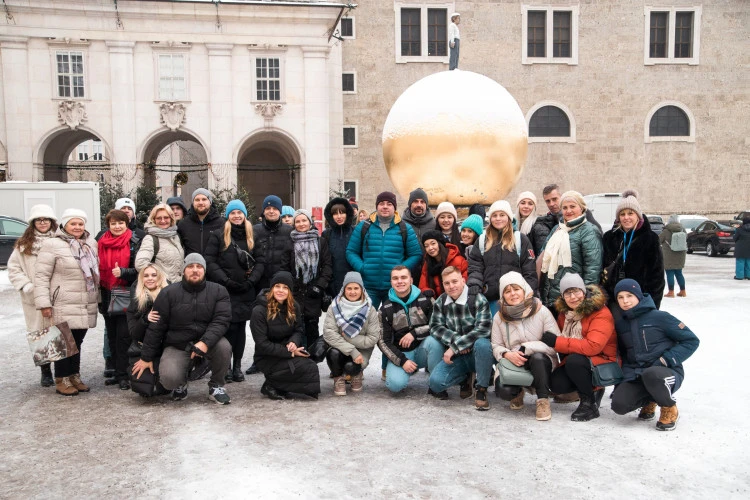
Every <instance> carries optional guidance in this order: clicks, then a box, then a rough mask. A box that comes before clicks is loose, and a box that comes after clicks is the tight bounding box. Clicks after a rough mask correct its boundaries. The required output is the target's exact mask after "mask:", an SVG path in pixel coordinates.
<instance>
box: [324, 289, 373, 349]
mask: <svg viewBox="0 0 750 500" xmlns="http://www.w3.org/2000/svg"><path fill="white" fill-rule="evenodd" d="M362 302H364V304H359V303H357V302H351V301H349V300H347V299H346V298H345V297H344V296H343V294H342V295H339V296H338V297H336V299H335V300H334V301H333V317H334V318H335V319H336V324H337V325H338V327H339V328H340V329H341V332H342V333H343V334H344V335H346V336H347V337H349V338H350V339H353V338H354V337H356V336H357V335H359V333H360V332H361V331H362V327H363V326H365V322H366V321H367V313H369V312H370V306H371V305H372V303H371V302H370V298H369V297H367V295H364V300H363V301H362Z"/></svg>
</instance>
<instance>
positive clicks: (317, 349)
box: [307, 335, 331, 363]
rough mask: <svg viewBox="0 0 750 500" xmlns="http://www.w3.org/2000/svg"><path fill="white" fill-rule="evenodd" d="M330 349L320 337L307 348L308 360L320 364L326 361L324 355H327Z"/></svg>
mask: <svg viewBox="0 0 750 500" xmlns="http://www.w3.org/2000/svg"><path fill="white" fill-rule="evenodd" d="M330 349H331V346H329V345H328V342H326V341H325V339H324V338H323V336H322V335H321V336H320V337H318V339H317V340H316V341H315V342H313V343H312V344H310V345H309V346H307V352H308V353H309V354H310V359H312V360H313V361H315V362H316V363H320V362H322V361H323V360H324V359H326V354H328V351H329V350H330Z"/></svg>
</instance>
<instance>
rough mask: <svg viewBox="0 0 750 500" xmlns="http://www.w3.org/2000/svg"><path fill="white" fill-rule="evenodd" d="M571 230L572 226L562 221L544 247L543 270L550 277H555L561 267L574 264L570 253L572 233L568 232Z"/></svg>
mask: <svg viewBox="0 0 750 500" xmlns="http://www.w3.org/2000/svg"><path fill="white" fill-rule="evenodd" d="M570 230H571V228H569V227H568V226H566V225H565V223H564V222H561V223H560V224H559V225H558V226H557V231H555V232H554V233H553V234H552V236H551V237H550V239H549V241H547V245H546V246H545V248H544V258H543V259H542V272H545V273H547V276H548V277H549V278H550V279H555V274H557V270H558V269H559V268H560V267H570V266H571V265H572V264H573V257H572V255H571V253H570V235H569V234H568V233H569V232H570Z"/></svg>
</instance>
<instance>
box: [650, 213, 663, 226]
mask: <svg viewBox="0 0 750 500" xmlns="http://www.w3.org/2000/svg"><path fill="white" fill-rule="evenodd" d="M648 221H649V222H650V223H651V224H664V221H663V220H662V218H661V217H659V216H658V215H657V216H653V215H652V216H651V217H649V218H648Z"/></svg>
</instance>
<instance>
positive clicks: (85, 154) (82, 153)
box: [78, 142, 89, 161]
mask: <svg viewBox="0 0 750 500" xmlns="http://www.w3.org/2000/svg"><path fill="white" fill-rule="evenodd" d="M88 150H89V148H88V145H87V144H86V143H85V142H82V143H80V144H79V145H78V161H87V160H88V159H89V151H88Z"/></svg>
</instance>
